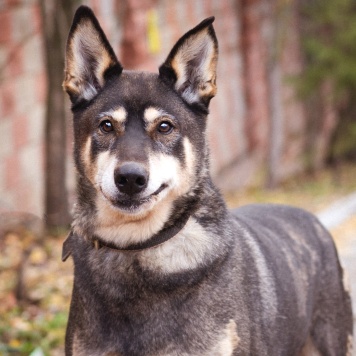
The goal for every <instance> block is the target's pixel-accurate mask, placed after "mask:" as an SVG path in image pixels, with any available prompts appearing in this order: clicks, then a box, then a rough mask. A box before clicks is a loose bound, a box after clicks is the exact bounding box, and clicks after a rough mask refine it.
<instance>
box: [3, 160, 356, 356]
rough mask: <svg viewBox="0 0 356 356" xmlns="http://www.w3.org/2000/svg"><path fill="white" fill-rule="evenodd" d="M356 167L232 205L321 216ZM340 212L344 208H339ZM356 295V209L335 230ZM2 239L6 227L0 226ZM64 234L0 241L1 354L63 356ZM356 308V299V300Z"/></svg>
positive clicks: (353, 183) (235, 198) (237, 197)
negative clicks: (275, 206) (283, 207)
mask: <svg viewBox="0 0 356 356" xmlns="http://www.w3.org/2000/svg"><path fill="white" fill-rule="evenodd" d="M354 177H356V165H350V164H344V165H342V166H341V167H339V168H338V172H337V173H335V171H333V170H325V171H322V172H320V173H318V174H315V175H303V176H300V177H298V178H296V179H294V180H290V181H288V182H286V183H285V184H283V185H282V186H281V187H280V188H278V189H275V190H267V191H266V190H263V189H258V188H256V189H250V190H248V191H244V192H242V191H239V192H231V193H229V194H227V195H226V199H227V202H228V205H229V206H230V207H236V206H240V205H244V204H247V203H252V202H274V203H283V204H291V205H295V206H299V207H303V208H305V209H307V210H309V211H312V212H314V213H318V214H321V213H322V212H325V211H326V210H327V209H329V208H330V207H332V206H333V205H334V203H335V202H337V201H340V200H341V199H343V198H344V197H345V196H349V195H350V194H351V193H353V192H355V191H356V180H355V179H354ZM336 209H337V211H340V209H339V208H336ZM331 232H332V235H333V237H334V240H335V243H336V246H337V248H338V251H339V254H340V257H341V260H342V263H343V265H344V266H345V268H346V270H347V271H348V274H349V277H350V283H351V286H352V289H353V291H355V292H356V277H355V276H356V211H355V212H353V213H352V212H351V213H350V214H349V216H348V217H347V218H345V219H344V220H343V221H342V222H341V223H339V224H338V225H337V226H335V227H333V228H332V229H331ZM0 236H1V228H0ZM64 238H65V233H62V234H59V236H51V235H46V236H45V238H44V239H43V240H38V238H37V236H35V234H33V233H31V232H29V231H27V230H23V229H13V231H11V232H7V233H3V236H2V237H1V238H0V251H1V255H0V315H1V318H0V355H4V356H8V355H9V356H10V355H11V356H12V355H14V356H22V355H31V356H43V355H51V356H52V355H53V356H57V355H58V356H59V355H63V353H64V350H63V343H64V333H65V325H66V321H67V316H68V309H69V301H70V295H71V285H72V280H73V277H72V273H73V265H72V261H71V259H68V260H67V261H66V262H65V263H63V262H61V248H62V243H63V240H64ZM353 302H354V310H356V303H355V302H356V296H355V297H354V298H353Z"/></svg>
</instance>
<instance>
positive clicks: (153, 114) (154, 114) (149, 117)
mask: <svg viewBox="0 0 356 356" xmlns="http://www.w3.org/2000/svg"><path fill="white" fill-rule="evenodd" d="M164 115H167V114H166V113H165V112H164V111H163V110H161V109H157V108H155V107H153V106H150V107H148V108H147V109H145V112H144V113H143V118H144V119H145V121H146V122H147V123H151V122H153V121H155V120H156V119H158V118H159V117H161V116H164Z"/></svg>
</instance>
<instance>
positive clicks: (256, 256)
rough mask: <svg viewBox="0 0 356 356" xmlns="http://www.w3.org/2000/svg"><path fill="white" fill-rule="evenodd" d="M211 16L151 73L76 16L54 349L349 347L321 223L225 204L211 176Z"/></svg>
mask: <svg viewBox="0 0 356 356" xmlns="http://www.w3.org/2000/svg"><path fill="white" fill-rule="evenodd" d="M212 22H213V18H210V19H207V20H205V21H203V22H202V23H201V24H199V25H198V26H197V27H195V28H194V29H192V30H191V31H189V32H188V33H186V34H185V35H184V36H183V37H182V38H181V39H180V40H179V41H178V42H177V44H176V45H175V46H174V48H173V49H172V51H171V53H170V54H169V56H168V58H167V60H166V61H165V62H164V64H163V65H162V66H161V67H160V70H159V74H152V73H142V72H131V71H125V70H123V69H122V66H121V65H120V63H119V62H118V60H117V59H116V56H115V54H114V52H113V50H112V49H111V47H110V45H109V43H108V41H107V39H106V37H105V35H104V33H103V31H102V30H101V28H100V26H99V23H98V22H97V20H96V19H95V17H94V15H93V13H92V12H91V10H90V9H88V8H87V7H80V8H79V9H78V11H77V13H76V15H75V18H74V21H73V26H72V29H71V32H70V35H69V39H68V45H67V56H66V77H65V81H64V88H65V89H66V91H67V92H68V93H69V95H70V98H71V100H72V104H73V107H72V110H73V115H74V119H73V120H74V136H75V142H74V155H75V161H76V167H77V171H78V201H77V204H76V207H75V219H74V223H73V229H72V232H71V235H70V237H69V239H68V240H67V242H66V243H65V245H64V251H63V252H64V257H68V255H70V254H71V255H72V257H73V260H74V265H75V269H74V287H73V297H72V302H71V307H70V315H69V321H68V327H67V334H66V347H65V349H66V355H67V356H69V355H88V356H89V355H107V356H109V355H111V356H114V355H115V356H119V355H120V356H168V355H169V356H181V355H182V356H188V355H194V356H209V355H211V356H219V355H220V356H229V355H234V356H236V355H268V356H272V355H273V356H278V355H280V356H293V355H323V356H324V355H325V356H328V355H330V356H331V355H340V356H341V355H351V339H352V312H351V303H350V295H349V293H348V292H347V291H346V290H345V287H344V285H343V271H342V269H341V267H340V264H339V262H338V257H337V253H336V250H335V247H334V244H333V241H332V239H331V237H330V235H329V233H328V232H327V231H326V230H325V229H324V228H323V227H322V226H321V224H320V223H319V221H318V220H317V219H316V218H315V217H314V216H313V215H311V214H309V213H307V212H305V211H303V210H300V209H297V208H292V207H287V206H278V205H251V206H247V207H244V208H240V209H237V210H234V211H232V212H229V211H228V210H227V209H226V206H225V203H224V202H223V200H222V198H221V196H220V194H219V192H218V191H217V189H216V188H215V186H214V185H213V183H212V181H211V179H210V174H209V157H208V147H207V143H206V139H205V133H206V124H207V122H206V118H207V114H208V106H209V101H210V99H211V98H212V97H213V96H214V95H215V92H216V61H217V40H216V37H215V33H214V29H213V26H212ZM124 170H125V173H122V172H123V171H124ZM127 172H129V173H127ZM133 172H134V173H133ZM171 172H175V176H177V177H178V178H177V179H176V178H174V176H173V175H172V174H171ZM112 176H113V177H112ZM133 176H134V177H135V178H134V179H135V180H130V183H129V184H130V185H127V179H129V178H130V179H131V178H132V177H133ZM123 177H124V180H123ZM137 177H139V178H140V181H139V180H138V178H137ZM126 178H127V179H126ZM136 178H137V179H136ZM94 246H97V247H98V246H99V247H100V248H95V247H94Z"/></svg>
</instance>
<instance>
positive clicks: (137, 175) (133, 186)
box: [114, 162, 148, 196]
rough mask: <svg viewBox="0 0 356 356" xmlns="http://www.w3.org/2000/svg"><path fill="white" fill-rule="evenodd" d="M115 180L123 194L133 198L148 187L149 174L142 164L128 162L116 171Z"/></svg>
mask: <svg viewBox="0 0 356 356" xmlns="http://www.w3.org/2000/svg"><path fill="white" fill-rule="evenodd" d="M114 179H115V184H116V186H117V188H118V189H119V191H120V192H121V193H125V194H127V195H130V196H132V195H134V194H138V193H140V192H142V191H143V190H144V189H145V188H146V187H147V181H148V174H147V171H146V169H145V167H144V166H143V165H142V164H139V163H134V162H128V163H124V164H123V165H122V166H120V167H119V168H116V169H115V172H114Z"/></svg>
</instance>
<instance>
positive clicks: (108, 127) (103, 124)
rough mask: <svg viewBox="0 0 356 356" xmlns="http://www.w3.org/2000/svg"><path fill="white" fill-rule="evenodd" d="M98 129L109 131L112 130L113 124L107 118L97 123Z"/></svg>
mask: <svg viewBox="0 0 356 356" xmlns="http://www.w3.org/2000/svg"><path fill="white" fill-rule="evenodd" d="M99 127H100V130H101V131H102V132H104V133H109V132H111V131H113V130H114V126H113V124H112V123H111V122H110V121H109V120H104V121H102V122H101V123H100V125H99Z"/></svg>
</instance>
